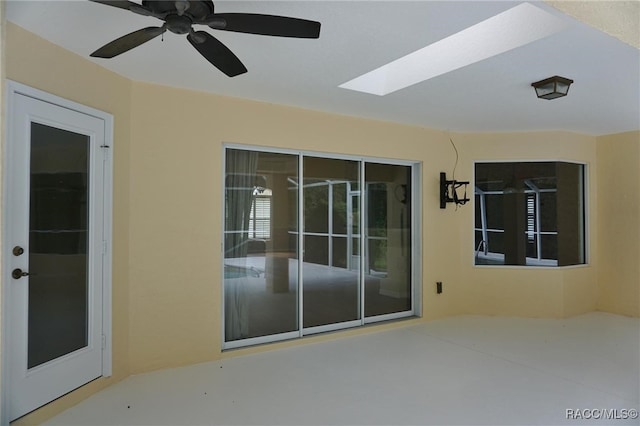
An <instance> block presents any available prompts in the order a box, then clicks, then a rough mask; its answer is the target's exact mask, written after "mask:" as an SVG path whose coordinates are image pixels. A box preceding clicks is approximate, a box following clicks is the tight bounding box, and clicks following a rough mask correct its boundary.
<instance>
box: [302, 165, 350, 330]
mask: <svg viewBox="0 0 640 426" xmlns="http://www.w3.org/2000/svg"><path fill="white" fill-rule="evenodd" d="M303 170H304V180H303V183H304V185H303V199H304V230H303V238H304V240H303V241H304V257H303V326H304V327H305V328H310V327H318V326H324V325H329V324H337V323H342V322H347V321H352V320H357V319H359V318H360V297H359V295H360V291H359V288H360V271H359V267H356V268H350V267H349V265H351V258H350V257H351V254H352V250H351V247H352V245H353V232H352V220H353V218H354V216H355V217H356V219H357V217H358V212H359V207H360V206H359V204H358V203H357V202H356V203H355V205H353V203H352V199H351V195H350V192H349V188H350V183H352V182H358V179H359V163H358V162H357V161H349V160H338V159H329V158H317V157H304V160H303ZM355 199H356V200H357V197H355ZM356 229H357V228H356Z"/></svg>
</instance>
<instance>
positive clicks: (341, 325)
mask: <svg viewBox="0 0 640 426" xmlns="http://www.w3.org/2000/svg"><path fill="white" fill-rule="evenodd" d="M360 326H362V321H361V320H360V319H355V320H351V321H344V322H336V323H332V324H325V325H317V326H315V327H305V328H303V329H302V334H303V335H304V336H309V335H310V334H318V333H326V332H328V331H336V330H343V329H346V328H357V327H360Z"/></svg>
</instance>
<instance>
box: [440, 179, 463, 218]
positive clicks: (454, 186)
mask: <svg viewBox="0 0 640 426" xmlns="http://www.w3.org/2000/svg"><path fill="white" fill-rule="evenodd" d="M467 185H469V182H462V181H458V180H455V179H453V180H447V174H446V173H445V172H441V173H440V208H441V209H445V208H447V203H456V204H460V205H464V204H467V202H468V201H469V198H467ZM462 187H464V195H463V196H462V198H460V197H459V196H458V189H459V188H462Z"/></svg>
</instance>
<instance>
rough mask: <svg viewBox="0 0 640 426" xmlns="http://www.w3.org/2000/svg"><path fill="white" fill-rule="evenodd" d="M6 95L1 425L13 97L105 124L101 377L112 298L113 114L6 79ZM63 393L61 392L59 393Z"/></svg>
mask: <svg viewBox="0 0 640 426" xmlns="http://www.w3.org/2000/svg"><path fill="white" fill-rule="evenodd" d="M6 81H7V84H6V95H5V96H6V97H5V105H6V109H5V111H6V112H5V117H4V123H5V131H4V136H5V137H4V140H3V146H2V150H3V156H2V157H3V158H2V238H1V242H2V246H1V247H2V254H1V256H0V261H1V262H2V263H1V266H2V268H1V271H2V275H1V276H0V277H1V286H0V287H1V288H0V297H1V308H0V309H1V310H0V320H1V324H0V325H1V332H2V341H1V343H2V345H1V346H0V348H2V349H3V350H2V351H1V352H0V371H1V376H0V379H1V383H0V391H1V392H0V393H1V394H2V397H1V400H0V424H3V425H4V424H9V393H10V392H11V389H9V370H8V369H9V368H10V363H9V360H8V350H7V349H6V348H8V345H9V341H8V340H9V338H8V335H9V329H10V327H11V324H10V318H11V315H10V312H9V311H10V310H11V306H10V304H9V301H8V285H9V283H11V275H10V271H9V269H10V268H8V265H9V248H8V247H9V246H10V243H11V242H10V241H8V232H7V227H8V226H9V223H11V213H10V209H8V208H7V203H8V193H9V188H10V187H11V184H12V177H11V176H10V173H9V170H8V162H9V158H10V156H11V152H12V146H11V144H10V143H9V141H10V140H11V137H12V131H13V129H12V124H11V123H12V118H13V113H14V104H15V99H16V96H18V95H22V96H27V97H30V98H33V99H36V100H39V101H42V102H46V103H49V104H52V105H55V106H58V107H61V108H66V109H69V110H72V111H75V112H78V113H81V114H85V115H89V116H93V117H96V118H98V119H101V120H103V123H104V146H105V150H106V151H107V152H106V155H105V164H104V188H103V194H102V195H103V202H104V203H103V206H104V207H103V212H102V213H103V219H104V222H103V241H105V245H104V247H103V257H102V261H103V273H102V335H103V338H102V339H103V341H102V345H103V352H102V377H109V376H111V373H112V324H111V318H112V314H111V313H112V310H111V309H112V308H111V306H112V300H111V288H112V283H111V280H112V270H111V269H112V248H111V246H112V226H113V224H112V200H113V152H112V151H113V116H112V115H111V114H109V113H106V112H104V111H100V110H97V109H94V108H91V107H87V106H84V105H82V104H79V103H77V102H74V101H70V100H68V99H64V98H61V97H59V96H56V95H52V94H50V93H47V92H44V91H41V90H38V89H35V88H32V87H29V86H26V85H24V84H21V83H18V82H15V81H12V80H6ZM61 396H62V395H61Z"/></svg>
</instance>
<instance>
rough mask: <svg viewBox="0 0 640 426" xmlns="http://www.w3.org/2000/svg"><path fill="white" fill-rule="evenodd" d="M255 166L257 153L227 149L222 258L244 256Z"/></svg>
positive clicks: (254, 179) (254, 183)
mask: <svg viewBox="0 0 640 426" xmlns="http://www.w3.org/2000/svg"><path fill="white" fill-rule="evenodd" d="M257 167H258V153H257V152H253V151H242V150H237V149H228V150H227V156H226V169H227V176H226V184H225V190H226V217H225V221H226V223H225V231H226V232H225V244H224V250H225V258H234V257H235V258H238V257H240V258H242V257H246V255H247V240H248V238H249V217H250V214H251V204H252V203H253V198H254V196H253V191H254V189H255V186H256V180H257V177H256V170H257Z"/></svg>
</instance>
